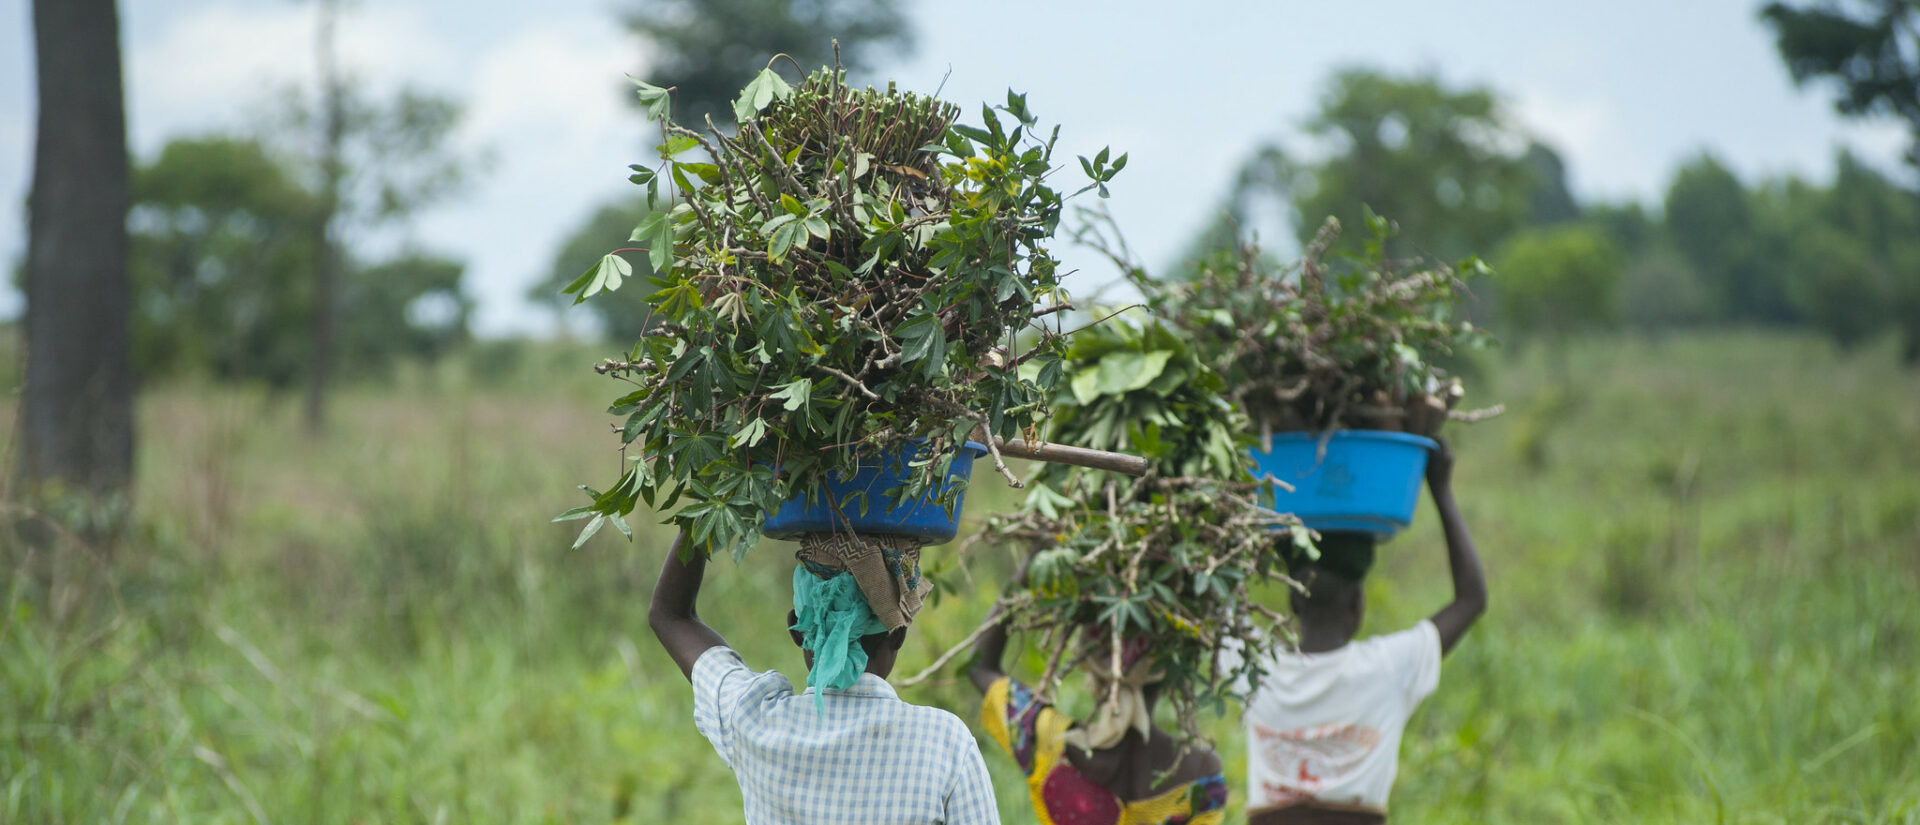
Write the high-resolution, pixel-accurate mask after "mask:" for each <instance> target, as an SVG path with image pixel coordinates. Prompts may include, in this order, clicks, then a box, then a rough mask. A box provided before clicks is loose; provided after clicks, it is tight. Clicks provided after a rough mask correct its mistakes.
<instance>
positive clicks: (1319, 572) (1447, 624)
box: [1244, 441, 1487, 825]
mask: <svg viewBox="0 0 1920 825" xmlns="http://www.w3.org/2000/svg"><path fill="white" fill-rule="evenodd" d="M1452 475H1453V453H1452V452H1451V450H1449V449H1448V448H1447V445H1446V443H1445V442H1444V441H1443V442H1441V444H1440V447H1439V448H1438V449H1436V450H1434V451H1433V452H1432V454H1431V455H1430V456H1429V457H1428V460H1427V487H1428V489H1429V490H1430V491H1431V492H1432V495H1433V503H1434V507H1435V508H1436V509H1437V510H1439V512H1440V523H1441V526H1442V527H1443V528H1444V529H1445V532H1446V539H1447V563H1448V566H1449V567H1450V568H1451V570H1452V573H1453V601H1452V602H1451V603H1450V604H1448V605H1447V606H1446V607H1443V608H1441V609H1440V611H1439V612H1438V613H1435V614H1433V616H1432V618H1429V619H1423V620H1421V621H1420V623H1419V624H1416V625H1414V626H1413V627H1411V628H1408V629H1406V630H1402V631H1400V632H1398V633H1393V634H1390V635H1386V636H1375V637H1372V638H1369V639H1365V640H1362V641H1357V642H1356V641H1353V637H1354V634H1355V633H1357V632H1359V630H1360V620H1361V617H1362V615H1363V614H1364V609H1365V603H1364V599H1363V598H1362V590H1361V580H1362V579H1363V578H1364V577H1365V575H1366V571H1367V569H1368V568H1369V567H1370V566H1371V565H1372V563H1373V544H1374V539H1373V537H1372V535H1371V534H1366V533H1335V532H1329V533H1325V534H1323V535H1322V537H1321V542H1320V550H1321V554H1320V558H1319V559H1317V560H1313V561H1307V560H1305V559H1301V558H1292V559H1290V562H1291V563H1290V567H1291V569H1292V574H1293V576H1294V578H1295V579H1298V580H1299V581H1300V582H1301V583H1302V584H1303V585H1305V586H1306V589H1307V592H1306V593H1300V592H1297V591H1296V592H1294V594H1293V596H1292V602H1293V615H1294V618H1295V619H1296V621H1298V623H1299V629H1300V644H1299V649H1298V650H1292V651H1282V652H1280V653H1277V654H1275V655H1274V657H1273V658H1272V659H1271V660H1269V661H1268V662H1266V663H1265V670H1266V675H1265V676H1264V677H1263V678H1262V679H1261V680H1260V682H1259V684H1258V687H1256V688H1255V690H1254V691H1253V693H1252V695H1250V696H1249V697H1248V699H1247V706H1246V713H1245V716H1244V722H1245V725H1246V729H1247V774H1248V776H1247V795H1248V798H1247V822H1248V825H1301V824H1302V823H1307V824H1308V825H1314V824H1316V823H1336V824H1337V825H1346V823H1381V822H1385V821H1386V816H1387V794H1388V792H1389V791H1390V790H1391V789H1392V788H1393V777H1394V772H1395V770H1396V768H1397V767H1398V763H1399V754H1400V735H1401V732H1402V731H1403V730H1404V729H1405V728H1406V724H1407V719H1408V717H1410V716H1412V715H1413V709H1414V708H1415V707H1416V706H1418V705H1419V704H1420V700H1422V699H1425V698H1426V697H1427V696H1428V695H1429V694H1431V693H1433V691H1434V688H1436V687H1438V686H1439V683H1440V657H1442V656H1444V655H1446V654H1447V652H1448V651H1451V650H1453V647H1454V645H1455V644H1457V643H1458V642H1459V641H1460V637H1461V636H1463V635H1465V634H1466V632H1467V628H1469V627H1471V626H1472V625H1473V622H1474V620H1475V619H1478V618H1479V617H1480V614H1481V613H1482V612H1484V611H1485V610H1486V608H1487V587H1486V578H1485V576H1484V575H1483V574H1482V573H1481V570H1480V557H1479V555H1478V554H1477V553H1476V552H1475V551H1474V547H1473V539H1472V537H1470V536H1469V535H1467V527H1466V524H1465V523H1463V522H1462V521H1461V518H1460V511H1459V509H1458V508H1457V507H1455V505H1454V501H1453V489H1452V483H1451V479H1452Z"/></svg>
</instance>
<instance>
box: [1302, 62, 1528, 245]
mask: <svg viewBox="0 0 1920 825" xmlns="http://www.w3.org/2000/svg"><path fill="white" fill-rule="evenodd" d="M1306 130H1307V132H1308V133H1309V134H1311V135H1313V136H1315V137H1317V138H1320V139H1322V140H1324V141H1326V142H1328V143H1330V144H1331V145H1333V146H1334V147H1335V148H1334V151H1333V154H1331V155H1329V156H1328V157H1326V158H1325V159H1323V160H1321V161H1319V162H1317V163H1312V164H1305V165H1296V166H1295V167H1294V168H1293V173H1292V174H1291V175H1288V176H1287V178H1286V184H1287V186H1288V189H1289V194H1290V196H1291V201H1292V204H1293V208H1294V211H1295V213H1296V214H1297V215H1298V216H1299V217H1300V221H1299V223H1298V224H1297V226H1296V230H1297V232H1298V234H1299V235H1300V238H1301V242H1302V243H1305V242H1306V241H1307V240H1309V239H1310V237H1309V236H1311V235H1312V234H1313V233H1314V232H1315V231H1316V230H1318V228H1319V226H1320V221H1321V220H1322V219H1323V218H1324V217H1325V216H1328V215H1333V216H1336V217H1338V218H1340V221H1341V223H1342V224H1343V225H1347V226H1363V225H1364V222H1363V220H1362V210H1363V208H1371V209H1372V210H1373V211H1374V212H1376V213H1378V214H1380V215H1383V216H1386V217H1387V218H1389V219H1391V220H1393V221H1394V222H1395V223H1396V224H1398V225H1399V227H1400V229H1401V234H1400V238H1401V239H1403V241H1404V244H1405V246H1406V249H1403V250H1402V252H1406V251H1419V252H1424V253H1428V254H1431V255H1433V256H1436V257H1439V258H1441V259H1443V260H1451V259H1455V258H1460V257H1464V256H1466V255H1469V254H1472V253H1475V252H1480V251H1485V250H1488V249H1491V248H1493V247H1494V246H1495V245H1496V244H1498V243H1499V241H1500V240H1501V239H1502V238H1504V237H1506V236H1507V235H1508V234H1509V233H1511V232H1513V231H1514V230H1516V229H1518V228H1520V227H1521V226H1522V225H1523V224H1525V223H1526V222H1527V219H1528V216H1529V214H1530V212H1531V210H1532V208H1533V200H1534V194H1535V181H1536V172H1535V170H1534V169H1533V167H1532V166H1530V165H1529V162H1528V158H1527V156H1526V147H1527V145H1528V144H1527V141H1526V139H1525V138H1524V136H1523V135H1522V134H1521V132H1520V131H1519V130H1518V128H1517V127H1515V126H1514V125H1513V124H1512V122H1511V121H1510V120H1509V119H1508V117H1507V114H1506V112H1505V110H1504V107H1503V105H1502V103H1501V101H1500V99H1499V98H1498V97H1497V96H1496V95H1495V94H1494V93H1493V92H1492V91H1491V90H1488V89H1485V88H1480V87H1471V88H1464V89H1455V88H1450V87H1448V86H1446V85H1445V84H1443V83H1442V82H1441V81H1440V79H1439V78H1438V77H1436V76H1434V75H1431V74H1427V75H1417V76H1413V77H1406V78H1401V77H1393V76H1390V75H1386V74H1382V73H1380V72H1377V71H1373V70H1369V69H1347V70H1344V71H1341V72H1339V73H1337V74H1335V75H1334V76H1333V79H1332V80H1331V82H1330V83H1329V84H1328V85H1327V88H1326V90H1325V92H1324V93H1323V94H1322V96H1321V100H1320V107H1319V111H1318V112H1317V113H1316V114H1315V115H1314V116H1313V117H1312V118H1310V119H1309V120H1308V121H1307V123H1306ZM1351 234H1353V235H1358V234H1359V233H1351ZM1346 242H1348V243H1358V242H1359V241H1358V240H1357V239H1355V238H1350V239H1348V241H1346Z"/></svg>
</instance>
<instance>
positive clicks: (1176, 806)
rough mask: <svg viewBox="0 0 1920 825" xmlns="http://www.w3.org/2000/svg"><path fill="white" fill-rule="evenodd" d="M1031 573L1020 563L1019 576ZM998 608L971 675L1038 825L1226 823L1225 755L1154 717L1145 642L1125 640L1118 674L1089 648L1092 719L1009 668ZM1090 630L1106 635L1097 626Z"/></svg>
mask: <svg viewBox="0 0 1920 825" xmlns="http://www.w3.org/2000/svg"><path fill="white" fill-rule="evenodd" d="M1027 561H1028V562H1031V561H1032V557H1031V556H1029V557H1028V559H1027ZM1026 578H1027V567H1026V565H1025V564H1023V565H1022V566H1021V569H1020V572H1019V573H1018V574H1017V575H1016V577H1015V581H1016V582H1019V583H1021V584H1024V583H1025V582H1026ZM1001 609H1002V608H1001V606H999V605H996V606H995V607H994V611H993V613H992V614H990V615H989V616H988V618H987V624H988V628H987V629H986V630H984V631H983V632H982V633H981V635H980V638H979V640H978V641H976V642H975V643H974V662H975V664H974V665H973V667H972V669H971V670H970V671H969V672H968V676H969V677H970V678H971V679H972V680H973V684H974V686H975V687H977V688H979V689H980V690H981V691H982V692H984V693H985V694H986V698H985V699H984V701H983V702H982V704H981V709H980V719H981V724H982V726H983V727H984V728H985V729H986V733H987V735H988V736H989V737H991V738H992V739H993V740H994V741H995V742H998V743H1000V746H1001V747H1003V748H1005V749H1006V750H1007V753H1008V754H1010V755H1012V756H1013V759H1014V762H1015V763H1017V764H1018V765H1019V766H1020V771H1021V773H1023V774H1025V775H1026V779H1027V790H1028V793H1029V794H1030V795H1031V796H1032V799H1033V808H1034V813H1035V814H1036V815H1038V817H1039V820H1040V823H1041V825H1219V823H1220V822H1222V821H1223V820H1224V819H1225V817H1226V808H1227V782H1226V777H1225V776H1224V775H1223V774H1222V773H1221V763H1220V755H1219V754H1217V753H1214V752H1213V751H1212V750H1210V749H1207V748H1204V747H1198V746H1192V745H1186V744H1183V743H1182V742H1181V741H1180V739H1179V738H1178V737H1175V736H1173V735H1171V734H1169V733H1167V732H1166V731H1163V730H1161V729H1160V728H1159V727H1157V726H1155V725H1154V723H1153V707H1154V704H1155V703H1156V702H1157V701H1158V700H1159V698H1160V694H1159V689H1158V685H1157V684H1156V683H1157V682H1159V680H1160V674H1159V673H1158V672H1156V671H1154V670H1152V666H1151V662H1150V658H1151V657H1150V656H1148V655H1147V654H1148V653H1149V652H1150V651H1148V650H1147V649H1146V646H1145V645H1144V644H1141V643H1140V642H1139V641H1138V640H1134V641H1128V642H1124V643H1123V644H1122V646H1121V658H1120V667H1119V670H1118V677H1119V678H1117V679H1116V678H1114V676H1115V673H1114V672H1112V671H1109V670H1107V669H1106V668H1104V667H1102V666H1103V665H1107V663H1108V660H1107V658H1106V657H1104V656H1100V655H1092V653H1093V651H1091V650H1089V651H1087V652H1086V654H1087V655H1083V656H1082V657H1081V662H1082V668H1083V669H1085V670H1086V671H1087V674H1088V677H1089V682H1090V689H1091V692H1092V693H1093V695H1095V696H1096V697H1100V706H1099V708H1098V709H1097V710H1096V711H1095V712H1094V715H1093V717H1092V718H1090V719H1084V720H1075V719H1073V718H1071V717H1069V716H1067V715H1066V714H1064V713H1061V712H1060V711H1059V710H1057V709H1055V708H1054V707H1053V706H1052V705H1051V704H1049V703H1048V702H1046V701H1045V700H1043V699H1041V698H1040V697H1039V696H1038V695H1037V694H1036V693H1035V692H1034V691H1033V690H1032V689H1031V688H1029V687H1027V686H1026V685H1023V684H1020V683H1019V682H1016V681H1014V680H1013V679H1012V678H1011V677H1009V676H1008V675H1007V674H1006V673H1005V672H1004V671H1003V670H1002V661H1003V659H1004V658H1005V655H1006V649H1007V623H1006V622H1002V621H995V619H997V618H999V614H1000V612H1001ZM1087 635H1088V637H1089V638H1101V635H1100V634H1099V632H1098V631H1095V632H1092V633H1089V634H1087ZM1096 646H1099V647H1104V645H1098V644H1096ZM1108 666H1109V667H1110V665H1108Z"/></svg>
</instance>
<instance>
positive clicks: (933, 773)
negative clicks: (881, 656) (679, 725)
mask: <svg viewBox="0 0 1920 825" xmlns="http://www.w3.org/2000/svg"><path fill="white" fill-rule="evenodd" d="M813 691H814V689H813V688H808V689H807V690H806V691H804V692H801V693H794V691H793V683H791V682H789V681H787V677H785V676H782V675H780V673H779V672H778V671H768V672H766V673H755V672H753V671H751V670H748V669H747V666H746V664H745V663H743V662H741V661H740V654H738V653H735V652H733V650H732V649H731V648H727V647H714V648H711V649H709V650H708V651H707V652H705V653H703V654H701V655H700V659H699V661H697V662H695V663H694V666H693V724H694V727H697V728H699V729H700V733H702V734H704V735H705V736H706V737H707V739H708V741H711V742H712V743H713V749H714V750H716V751H719V752H720V759H721V760H722V761H725V762H726V763H727V767H729V768H732V769H733V773H734V776H735V777H737V778H738V779H739V781H740V796H741V797H742V799H744V800H745V802H746V809H747V810H746V814H747V825H908V824H909V823H911V824H912V825H928V823H946V825H976V823H995V825H997V823H998V822H999V821H1000V816H999V813H998V809H997V808H996V807H995V805H994V801H993V785H992V783H991V782H990V781H989V780H988V779H987V765H986V762H985V761H984V760H982V759H981V758H980V748H979V745H978V744H977V743H976V742H975V741H974V738H973V734H971V733H969V732H968V731H967V726H966V723H964V722H962V721H960V717H958V716H954V715H953V714H951V713H948V712H946V711H944V710H941V709H939V708H929V707H921V706H919V705H910V704H907V703H906V702H903V701H901V700H900V697H899V695H898V694H895V693H894V692H893V686H891V685H889V684H887V680H885V679H882V678H880V677H878V676H875V675H873V674H871V673H862V674H860V680H859V681H857V682H855V683H854V684H853V687H850V688H848V689H846V690H827V691H825V692H824V694H825V695H824V697H823V698H824V699H825V700H826V710H825V714H824V715H822V714H820V713H819V712H817V711H816V710H815V709H814V704H813Z"/></svg>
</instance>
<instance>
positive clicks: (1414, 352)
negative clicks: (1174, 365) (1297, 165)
mask: <svg viewBox="0 0 1920 825" xmlns="http://www.w3.org/2000/svg"><path fill="white" fill-rule="evenodd" d="M1367 224H1368V226H1367V229H1368V232H1369V239H1368V242H1367V244H1366V245H1365V246H1364V247H1363V250H1362V251H1361V252H1360V253H1358V254H1353V255H1340V256H1334V257H1329V256H1328V255H1327V249H1328V248H1329V247H1330V245H1331V244H1332V242H1333V239H1334V238H1335V236H1336V235H1338V233H1339V231H1340V225H1339V223H1338V222H1337V221H1335V220H1333V219H1331V218H1329V219H1328V220H1327V222H1326V224H1325V225H1324V226H1323V227H1322V228H1321V230H1320V232H1319V234H1318V235H1317V237H1315V239H1314V241H1313V243H1311V244H1309V245H1308V247H1307V250H1306V256H1305V258H1304V259H1303V260H1302V261H1301V262H1300V264H1299V265H1298V266H1297V267H1283V266H1278V265H1275V264H1274V263H1272V262H1271V261H1269V260H1268V259H1266V258H1264V257H1262V256H1261V254H1260V251H1259V250H1258V249H1257V248H1256V247H1252V246H1241V247H1239V248H1237V249H1233V250H1224V251H1221V252H1218V253H1215V254H1212V255H1208V256H1205V257H1203V258H1202V259H1201V260H1200V261H1199V262H1198V264H1197V265H1196V266H1195V268H1194V270H1193V271H1192V272H1191V273H1189V274H1188V277H1186V278H1184V279H1181V280H1177V281H1158V280H1154V279H1151V278H1149V277H1147V275H1146V274H1145V273H1144V271H1142V270H1141V269H1140V268H1138V267H1137V266H1132V265H1130V264H1128V265H1126V267H1125V269H1126V271H1127V272H1128V276H1129V278H1130V280H1132V281H1133V283H1134V284H1135V285H1136V286H1138V287H1139V288H1140V290H1141V291H1142V292H1143V293H1145V294H1146V295H1147V296H1149V300H1150V302H1151V304H1152V305H1153V307H1154V308H1155V311H1156V312H1157V313H1158V314H1159V315H1160V317H1163V318H1165V319H1167V321H1168V322H1169V323H1172V324H1174V325H1176V326H1178V327H1180V328H1182V329H1184V330H1186V331H1187V332H1188V333H1190V334H1191V335H1192V336H1193V338H1194V341H1195V345H1196V346H1197V347H1199V348H1200V350H1201V352H1202V357H1203V358H1204V359H1205V360H1206V362H1207V363H1208V364H1211V365H1213V366H1214V367H1216V368H1217V369H1219V370H1220V371H1221V373H1222V374H1223V376H1224V377H1225V379H1226V386H1227V389H1226V396H1227V398H1228V399H1229V400H1230V401H1232V402H1233V403H1234V404H1236V405H1238V406H1239V407H1240V408H1242V409H1244V410H1245V411H1246V412H1247V414H1248V416H1249V417H1250V418H1251V419H1252V420H1253V423H1254V425H1255V426H1256V427H1258V428H1259V429H1260V431H1261V432H1262V433H1271V432H1299V431H1308V432H1324V431H1327V430H1336V429H1343V428H1352V429H1368V430H1393V431H1400V432H1408V433H1413V434H1415V435H1423V436H1428V437H1432V436H1433V435H1435V434H1436V433H1438V432H1439V430H1440V427H1441V425H1442V424H1444V423H1446V421H1447V420H1448V419H1449V417H1456V418H1460V417H1465V418H1473V417H1476V416H1482V417H1483V416H1485V415H1489V414H1493V413H1497V412H1498V409H1497V408H1496V409H1493V410H1487V411H1478V412H1475V413H1466V412H1455V411H1454V407H1455V406H1456V405H1457V404H1458V403H1459V402H1460V400H1461V398H1462V396H1464V394H1465V390H1464V388H1463V387H1462V386H1461V383H1460V380H1459V379H1458V378H1455V377H1452V376H1449V375H1448V374H1447V372H1446V371H1445V370H1444V369H1442V368H1441V367H1440V366H1439V365H1438V364H1437V363H1436V359H1439V358H1442V357H1445V356H1447V355H1449V354H1451V353H1453V352H1455V351H1456V350H1457V349H1460V348H1467V347H1477V346H1480V345H1482V344H1483V343H1484V342H1485V340H1486V339H1485V336H1484V335H1483V334H1482V333H1481V332H1480V330H1478V329H1476V328H1475V327H1474V326H1473V324H1472V323H1471V322H1469V321H1467V320H1465V319H1463V318H1458V317H1456V316H1455V310H1456V309H1457V307H1458V305H1459V302H1460V299H1461V297H1462V296H1463V295H1464V294H1465V286H1464V285H1463V284H1462V282H1461V281H1460V280H1459V279H1458V278H1457V277H1455V272H1456V268H1453V267H1448V266H1445V265H1437V264H1436V265H1428V264H1425V263H1421V262H1409V261H1399V260H1393V259H1391V258H1389V257H1388V256H1387V252H1386V242H1387V239H1388V238H1389V237H1390V236H1391V234H1392V231H1393V230H1392V227H1391V225H1390V224H1389V222H1388V221H1386V220H1385V219H1383V218H1380V217H1378V216H1375V215H1373V214H1372V213H1371V212H1369V213H1368V215H1367ZM1105 248H1106V249H1107V250H1108V251H1109V254H1110V255H1111V254H1113V250H1115V249H1117V248H1119V247H1116V246H1113V245H1107V246H1106V247H1105ZM1116 259H1117V260H1118V259H1119V258H1118V257H1117V258H1116ZM1122 262H1123V263H1125V262H1124V260H1123V261H1122ZM1481 268H1482V265H1481V263H1480V262H1479V261H1478V260H1477V259H1473V258H1469V259H1467V260H1466V261H1463V262H1461V263H1460V264H1459V267H1458V270H1459V271H1467V272H1474V271H1479V270H1480V269H1481Z"/></svg>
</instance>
